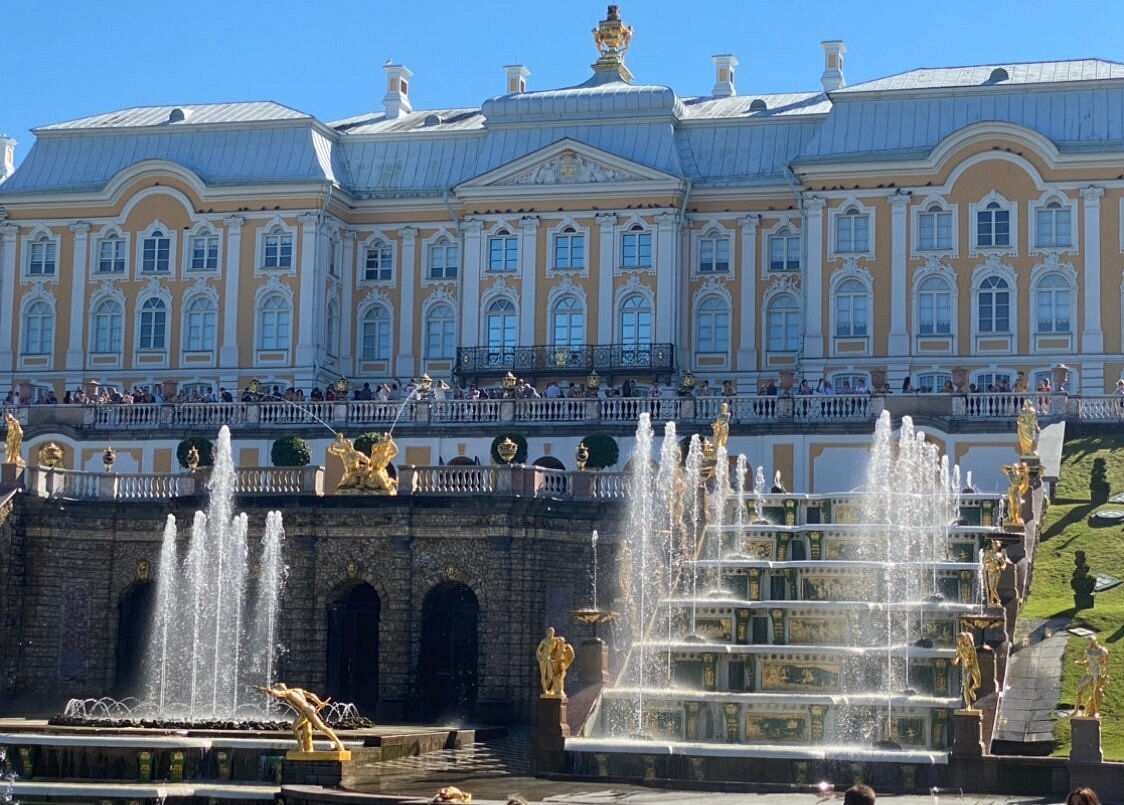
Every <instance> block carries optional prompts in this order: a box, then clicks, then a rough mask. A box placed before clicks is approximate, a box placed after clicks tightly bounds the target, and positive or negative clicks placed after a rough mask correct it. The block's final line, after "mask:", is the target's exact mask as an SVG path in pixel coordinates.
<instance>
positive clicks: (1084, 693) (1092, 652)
mask: <svg viewBox="0 0 1124 805" xmlns="http://www.w3.org/2000/svg"><path fill="white" fill-rule="evenodd" d="M1077 664H1078V665H1084V666H1085V676H1084V678H1083V679H1082V680H1081V682H1079V683H1078V685H1077V693H1076V694H1074V697H1073V699H1074V703H1075V704H1076V706H1077V709H1078V710H1081V711H1082V712H1083V714H1084V715H1085V716H1086V717H1087V718H1099V717H1100V715H1101V705H1102V704H1103V703H1104V689H1105V685H1106V684H1107V683H1108V649H1107V648H1105V647H1104V646H1102V645H1101V644H1100V643H1098V642H1097V636H1096V635H1091V636H1090V637H1089V644H1088V645H1087V646H1086V647H1085V657H1084V658H1083V659H1080V660H1078V661H1077Z"/></svg>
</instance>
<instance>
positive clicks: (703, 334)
mask: <svg viewBox="0 0 1124 805" xmlns="http://www.w3.org/2000/svg"><path fill="white" fill-rule="evenodd" d="M729 351H730V309H729V307H728V306H727V305H726V300H724V299H722V298H721V297H719V296H713V295H712V296H708V297H706V299H704V300H703V301H702V303H701V304H700V305H699V309H698V315H697V317H696V319H695V352H696V353H723V354H725V353H727V352H729Z"/></svg>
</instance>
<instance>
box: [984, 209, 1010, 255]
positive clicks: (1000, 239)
mask: <svg viewBox="0 0 1124 805" xmlns="http://www.w3.org/2000/svg"><path fill="white" fill-rule="evenodd" d="M1010 245H1011V211H1010V210H1009V209H1007V208H1006V207H1004V206H1003V205H1002V204H1000V203H999V202H998V201H989V202H988V203H987V204H986V205H985V206H984V208H983V209H982V210H979V209H978V210H976V247H977V248H980V249H987V248H998V247H1007V246H1010Z"/></svg>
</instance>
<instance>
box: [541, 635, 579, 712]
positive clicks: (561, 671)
mask: <svg viewBox="0 0 1124 805" xmlns="http://www.w3.org/2000/svg"><path fill="white" fill-rule="evenodd" d="M535 659H536V660H538V661H539V682H540V683H541V684H542V695H543V696H546V697H550V698H556V699H565V698H566V690H565V683H566V672H567V671H568V670H570V666H571V665H572V664H573V662H574V647H573V646H571V645H570V644H569V643H567V642H566V638H564V637H561V636H555V634H554V627H553V626H549V627H547V630H546V637H544V638H543V639H542V640H540V641H539V647H538V648H537V649H536V650H535Z"/></svg>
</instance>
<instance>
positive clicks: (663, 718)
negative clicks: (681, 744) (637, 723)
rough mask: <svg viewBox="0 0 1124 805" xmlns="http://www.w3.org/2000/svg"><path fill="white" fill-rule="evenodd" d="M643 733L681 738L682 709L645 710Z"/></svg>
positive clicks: (675, 738)
mask: <svg viewBox="0 0 1124 805" xmlns="http://www.w3.org/2000/svg"><path fill="white" fill-rule="evenodd" d="M644 733H645V734H647V735H651V736H653V737H659V738H670V739H673V740H682V739H683V713H682V711H670V710H645V711H644Z"/></svg>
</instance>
